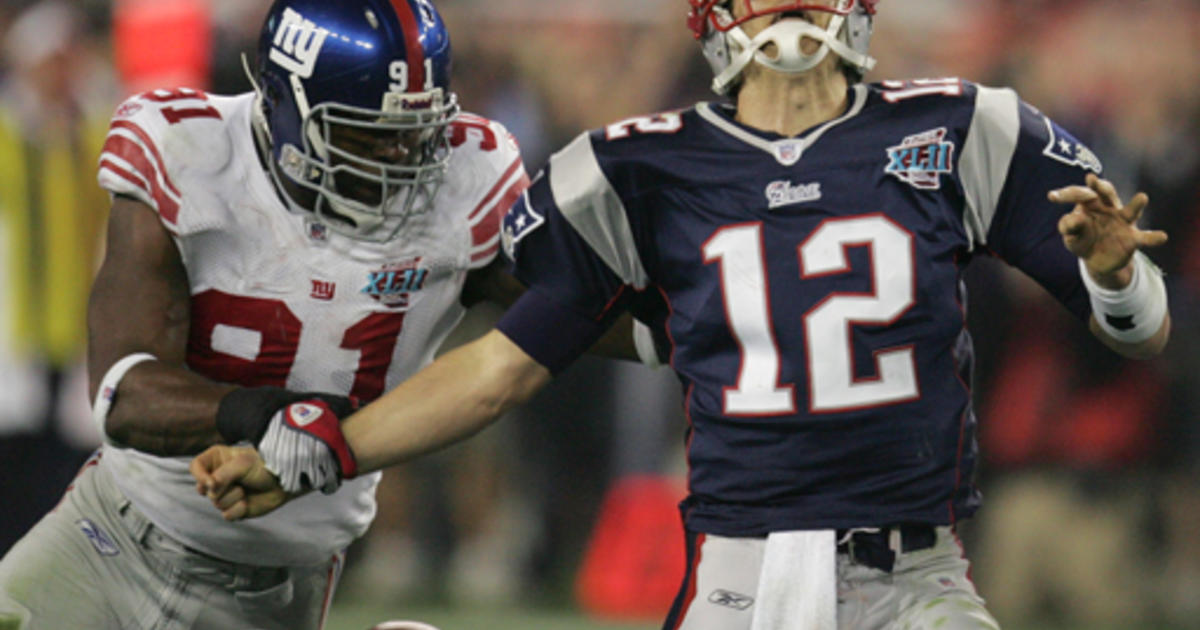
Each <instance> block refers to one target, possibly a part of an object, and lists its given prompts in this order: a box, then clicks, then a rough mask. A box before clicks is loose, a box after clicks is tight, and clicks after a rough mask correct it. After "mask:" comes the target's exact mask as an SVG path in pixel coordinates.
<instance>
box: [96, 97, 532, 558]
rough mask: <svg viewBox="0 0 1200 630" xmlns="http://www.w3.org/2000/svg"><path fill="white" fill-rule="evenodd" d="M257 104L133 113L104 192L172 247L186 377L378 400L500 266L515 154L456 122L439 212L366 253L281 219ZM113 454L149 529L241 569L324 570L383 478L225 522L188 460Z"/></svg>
mask: <svg viewBox="0 0 1200 630" xmlns="http://www.w3.org/2000/svg"><path fill="white" fill-rule="evenodd" d="M253 102H254V99H253V95H252V94H244V95H239V96H233V97H218V96H210V95H206V94H203V93H200V92H197V91H193V90H176V91H172V92H167V91H158V92H151V93H148V94H144V95H142V96H139V97H135V98H132V99H130V100H128V101H127V102H125V103H124V104H123V105H122V106H121V107H120V108H119V109H118V110H117V113H116V116H115V117H114V119H113V122H112V127H111V130H110V132H109V136H108V140H107V143H106V144H105V147H104V152H103V153H102V155H101V158H100V171H99V180H100V184H101V186H103V187H104V188H105V189H107V190H108V191H110V192H111V193H114V194H122V195H129V196H132V197H135V198H137V199H139V200H141V201H142V202H144V203H146V204H147V205H149V206H150V207H152V208H154V209H155V210H156V211H157V212H158V215H159V217H160V219H161V221H162V224H163V225H164V226H165V227H166V228H167V230H169V231H170V233H171V234H172V235H173V237H174V240H175V243H176V245H177V246H178V248H179V253H180V255H181V256H182V259H183V263H184V265H185V267H186V268H187V272H188V280H189V283H190V285H191V330H190V337H189V340H188V348H187V363H188V367H189V368H190V369H192V370H193V371H195V372H197V373H200V374H203V375H204V376H206V377H209V378H211V379H213V380H217V381H222V382H229V383H237V384H239V385H243V386H259V385H275V386H280V387H286V388H288V389H290V390H295V391H319V392H327V393H333V394H341V395H353V396H357V397H358V398H360V399H361V400H363V401H369V400H372V399H374V398H376V397H378V396H379V395H380V394H382V393H383V392H384V391H385V390H387V389H389V388H392V387H394V386H395V385H397V384H398V383H400V382H401V381H403V380H404V379H406V378H408V377H409V376H411V375H412V374H413V373H414V372H416V371H417V370H419V369H420V368H421V367H423V366H424V365H425V364H427V363H428V362H430V361H431V360H432V358H433V355H434V352H435V351H436V350H437V348H438V346H439V345H440V344H441V342H442V341H443V340H444V339H445V337H446V335H447V334H448V333H449V332H450V331H451V329H452V328H453V327H454V326H455V324H456V323H457V322H458V321H459V319H460V318H461V317H462V314H463V308H462V307H461V305H460V303H459V293H460V292H461V290H462V287H463V282H464V280H465V278H466V275H467V272H468V271H470V270H471V269H477V268H480V267H483V266H485V265H487V264H488V263H490V262H491V261H492V260H493V259H494V257H495V255H496V252H497V249H498V244H499V226H500V218H501V217H502V216H503V214H504V212H505V211H506V210H507V208H508V207H509V206H510V205H512V202H513V201H514V200H515V199H516V198H517V196H518V195H519V194H520V192H521V191H522V190H524V188H525V187H526V186H528V177H527V176H526V173H525V169H524V166H523V165H522V163H521V159H520V155H519V151H518V149H517V146H516V143H515V141H513V139H512V137H511V135H510V134H509V133H508V132H507V131H506V130H505V129H504V128H503V127H502V126H501V125H499V124H498V123H495V122H491V121H488V120H485V119H483V118H479V117H476V116H471V115H465V114H464V115H462V116H460V118H459V120H458V121H457V122H455V123H454V125H453V126H452V128H451V130H450V132H449V133H450V134H451V140H452V141H451V144H452V145H453V146H454V148H453V152H452V154H451V159H450V163H449V168H448V171H447V174H446V179H445V182H444V184H443V185H442V187H441V189H440V190H439V192H438V195H437V198H436V201H435V204H434V206H433V208H432V210H431V211H428V212H424V213H421V214H416V215H413V216H412V217H410V218H409V219H408V223H406V225H405V228H404V230H403V232H402V234H401V235H400V236H399V237H398V238H397V239H395V240H393V241H391V242H389V243H365V242H361V241H355V240H352V239H349V238H347V237H345V236H342V235H340V234H338V233H336V232H334V231H332V230H329V229H327V227H326V226H324V225H322V224H320V223H318V222H315V221H314V220H313V219H311V218H307V217H306V216H301V215H298V214H294V213H291V212H289V211H288V210H287V209H286V206H285V205H284V203H283V202H282V201H281V200H280V199H279V197H278V196H277V194H276V191H275V188H274V185H273V183H272V182H271V180H270V176H269V175H268V174H267V173H266V172H265V171H264V169H263V168H262V166H261V165H260V162H259V159H258V156H257V153H256V148H255V144H254V140H253V135H252V130H251V122H250V120H251V110H252V107H253ZM104 449H105V453H104V456H103V457H102V458H101V462H102V464H101V465H102V466H106V467H108V468H109V469H110V470H111V471H112V473H113V477H114V478H115V479H116V482H117V484H118V486H119V487H120V489H121V491H122V492H124V494H125V495H126V496H127V497H128V498H129V499H130V501H131V502H132V503H133V504H134V505H135V506H136V507H137V508H138V509H139V510H141V511H142V512H144V513H145V514H146V515H147V516H149V518H151V519H152V520H153V521H154V523H155V524H156V525H158V526H159V527H161V528H162V529H163V530H165V531H167V532H168V533H170V534H171V535H173V536H175V537H177V538H178V539H179V540H180V541H181V542H183V543H185V544H187V545H189V546H191V547H194V548H196V549H198V550H200V551H203V552H206V553H209V554H212V555H214V556H218V557H221V558H224V559H227V560H231V561H235V562H243V563H249V564H257V565H298V564H311V563H315V562H321V561H324V560H327V559H328V558H329V556H330V555H331V554H332V553H334V552H336V551H338V550H341V549H343V548H345V547H346V545H348V544H349V543H350V542H351V541H352V540H353V539H354V538H356V537H358V536H360V535H362V533H363V532H364V531H365V530H366V528H367V526H368V525H369V523H370V521H371V519H372V518H373V517H374V514H375V498H374V491H375V486H376V484H377V483H378V479H379V477H378V474H372V475H366V476H364V477H362V478H358V479H354V480H351V481H348V482H346V483H345V484H344V485H343V486H342V488H341V489H340V490H339V491H338V492H337V493H335V494H334V495H332V496H323V495H320V494H317V493H314V494H311V495H308V496H305V497H302V498H300V499H297V500H295V501H292V502H291V503H289V504H287V505H285V506H284V507H283V508H282V509H280V510H278V511H276V512H274V513H272V514H270V515H268V516H266V517H263V518H258V519H252V520H248V521H243V522H238V523H234V524H231V523H227V522H225V521H224V520H222V518H221V515H220V514H219V513H218V512H217V510H216V509H214V508H213V506H212V505H211V504H210V503H209V502H208V500H207V499H205V498H204V497H202V496H199V495H198V494H197V493H196V491H195V489H194V488H195V484H194V481H193V479H192V477H191V475H190V474H189V473H188V470H187V466H188V462H189V458H163V457H156V456H153V455H148V454H145V453H141V452H138V451H134V450H131V449H122V448H118V447H117V446H115V445H113V444H106V445H105V446H104Z"/></svg>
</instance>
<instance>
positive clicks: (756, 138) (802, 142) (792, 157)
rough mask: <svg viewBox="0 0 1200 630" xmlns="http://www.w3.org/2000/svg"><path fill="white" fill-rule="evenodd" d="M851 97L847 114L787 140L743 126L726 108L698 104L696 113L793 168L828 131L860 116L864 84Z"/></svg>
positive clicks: (865, 91)
mask: <svg viewBox="0 0 1200 630" xmlns="http://www.w3.org/2000/svg"><path fill="white" fill-rule="evenodd" d="M850 96H851V101H852V102H851V104H850V107H849V108H847V109H846V113H844V114H842V115H841V116H839V117H837V118H834V119H833V120H830V121H828V122H825V123H822V124H820V125H818V126H816V127H813V128H812V129H809V130H807V131H805V132H804V133H802V134H800V135H798V136H796V137H794V138H785V137H783V136H780V135H779V134H777V133H774V132H770V131H762V130H759V129H755V128H753V127H748V126H746V125H743V124H741V123H739V122H737V121H735V120H734V119H733V115H732V114H733V109H732V108H729V107H727V106H723V105H718V104H714V103H707V102H705V103H699V104H698V105H696V112H697V113H698V114H700V117H701V118H703V119H704V120H706V121H708V122H709V124H711V125H712V126H714V127H716V128H717V129H718V130H720V131H721V132H723V133H725V134H727V135H730V136H733V137H734V138H736V139H737V140H739V141H740V142H743V143H745V144H748V145H750V146H752V147H755V148H757V149H761V150H762V151H766V152H767V153H769V154H771V156H772V157H774V158H775V159H776V160H777V161H778V162H779V163H780V164H783V165H784V166H791V165H792V164H795V163H796V162H798V161H799V160H800V156H802V155H803V154H804V151H805V150H806V149H808V147H810V146H812V145H813V144H815V143H816V141H817V140H818V139H819V138H820V137H821V136H822V135H823V134H824V133H825V132H826V131H828V130H829V129H830V128H832V127H834V126H835V125H838V124H840V123H842V122H843V121H846V120H849V119H850V118H853V117H855V116H857V115H858V113H859V112H861V111H862V109H863V106H864V105H865V104H866V102H867V88H866V86H864V85H863V84H861V83H859V84H856V85H854V86H852V87H851V88H850Z"/></svg>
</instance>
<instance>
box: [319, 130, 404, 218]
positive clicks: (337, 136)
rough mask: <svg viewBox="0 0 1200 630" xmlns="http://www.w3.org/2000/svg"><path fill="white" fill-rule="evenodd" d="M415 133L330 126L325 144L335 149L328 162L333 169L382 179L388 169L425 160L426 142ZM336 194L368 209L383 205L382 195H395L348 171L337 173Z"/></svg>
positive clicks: (371, 180)
mask: <svg viewBox="0 0 1200 630" xmlns="http://www.w3.org/2000/svg"><path fill="white" fill-rule="evenodd" d="M423 135H428V134H427V133H425V134H423V133H422V132H421V131H418V130H415V129H407V130H395V129H368V128H365V127H355V126H351V125H338V124H331V125H330V126H329V143H330V145H332V147H333V148H334V149H335V150H334V151H332V152H331V156H330V162H331V163H332V165H333V166H334V167H338V166H347V167H351V168H352V169H353V170H354V171H361V172H364V173H367V174H369V175H373V176H376V177H383V176H384V175H386V174H387V172H388V171H389V168H388V167H393V166H395V167H410V166H416V165H418V164H420V163H421V161H422V160H423V158H424V157H425V155H424V153H425V146H426V144H427V143H426V142H425V141H424V139H423V138H422V136H423ZM334 181H335V182H336V184H337V190H338V192H339V193H340V194H343V195H345V196H347V197H350V198H352V199H354V200H356V201H360V202H362V203H365V204H368V205H376V204H379V203H380V202H382V201H383V198H384V196H385V195H391V194H395V192H397V190H396V188H395V187H394V186H392V187H387V188H385V187H384V186H383V185H382V184H381V183H380V182H379V181H375V180H373V179H369V178H366V177H362V176H361V175H357V174H355V173H354V172H351V171H350V170H348V169H347V170H338V171H337V173H336V175H335V176H334Z"/></svg>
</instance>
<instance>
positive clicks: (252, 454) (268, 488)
mask: <svg viewBox="0 0 1200 630" xmlns="http://www.w3.org/2000/svg"><path fill="white" fill-rule="evenodd" d="M190 470H191V473H192V476H193V477H195V478H196V491H197V492H198V493H200V494H202V495H204V496H207V497H208V498H209V500H211V501H212V502H213V505H214V506H216V508H217V509H218V510H220V511H221V515H222V516H224V517H225V520H227V521H238V520H242V519H244V518H254V517H257V516H262V515H264V514H267V513H269V512H272V511H274V510H275V509H276V508H278V507H279V506H281V505H283V504H284V503H286V502H288V501H289V500H291V499H292V498H293V495H289V494H288V493H286V492H284V490H283V488H282V487H280V485H279V480H278V479H277V478H276V477H275V475H273V474H271V471H269V470H267V466H266V464H265V463H264V462H263V460H262V457H260V456H259V455H258V451H256V450H254V449H253V448H250V447H240V446H224V445H218V446H213V447H210V448H209V449H208V450H206V451H204V452H203V453H200V454H199V455H197V456H196V457H195V458H193V459H192V463H191V466H190Z"/></svg>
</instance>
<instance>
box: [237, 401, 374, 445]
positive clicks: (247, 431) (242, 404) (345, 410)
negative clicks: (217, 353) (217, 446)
mask: <svg viewBox="0 0 1200 630" xmlns="http://www.w3.org/2000/svg"><path fill="white" fill-rule="evenodd" d="M312 400H320V401H323V402H325V403H326V404H328V405H330V406H331V408H332V409H333V410H334V411H335V412H337V413H338V415H340V416H343V417H345V416H348V415H350V413H352V412H353V411H354V410H355V409H357V408H358V401H357V400H355V399H353V398H347V397H345V396H337V395H334V394H324V393H320V392H293V391H291V390H287V389H284V388H282V387H239V388H237V389H235V390H233V391H231V392H229V393H228V394H226V395H225V397H224V398H222V399H221V403H220V405H219V406H218V407H217V432H218V433H220V434H221V438H222V439H224V440H225V443H226V444H237V443H238V442H243V441H245V442H250V443H251V444H253V445H255V446H258V443H259V442H261V441H262V439H263V435H264V434H266V432H267V425H269V424H270V423H271V419H272V418H274V416H275V412H277V411H279V410H280V409H283V408H284V407H286V406H288V405H290V404H292V403H296V402H301V401H312Z"/></svg>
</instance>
